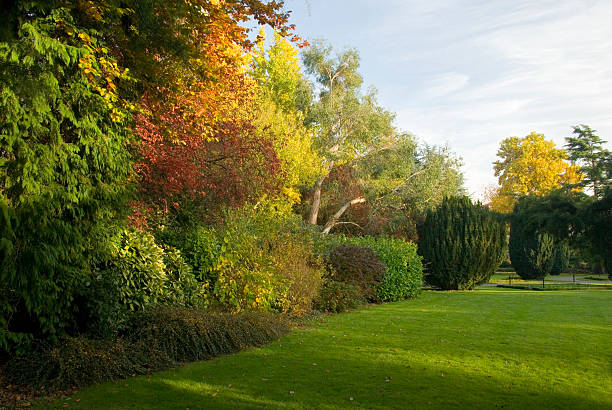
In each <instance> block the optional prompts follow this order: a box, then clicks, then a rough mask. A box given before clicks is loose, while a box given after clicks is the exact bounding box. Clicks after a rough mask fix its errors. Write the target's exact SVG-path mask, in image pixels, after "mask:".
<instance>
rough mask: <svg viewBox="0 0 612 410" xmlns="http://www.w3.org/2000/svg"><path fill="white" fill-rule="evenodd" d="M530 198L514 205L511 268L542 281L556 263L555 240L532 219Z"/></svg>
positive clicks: (511, 232)
mask: <svg viewBox="0 0 612 410" xmlns="http://www.w3.org/2000/svg"><path fill="white" fill-rule="evenodd" d="M531 199H532V198H530V197H525V198H522V199H521V200H519V202H518V203H517V204H516V206H515V207H514V212H513V213H512V217H511V223H510V242H509V244H508V250H509V253H510V261H511V262H512V267H513V268H514V270H515V271H516V273H517V274H518V275H519V276H520V277H521V278H522V279H525V280H531V279H542V280H543V279H544V278H545V277H546V275H548V274H549V273H550V271H551V269H552V266H553V261H554V252H555V241H554V238H553V236H552V235H551V234H549V233H547V232H545V231H543V230H542V229H540V227H539V226H537V224H535V223H533V222H532V221H531V220H530V219H529V216H530V215H529V214H528V211H529V205H531V202H532V201H531Z"/></svg>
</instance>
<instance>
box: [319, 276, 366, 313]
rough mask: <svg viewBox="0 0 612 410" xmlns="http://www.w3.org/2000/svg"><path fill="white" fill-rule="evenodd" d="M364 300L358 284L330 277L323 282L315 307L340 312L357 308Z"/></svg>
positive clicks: (325, 310) (322, 310)
mask: <svg viewBox="0 0 612 410" xmlns="http://www.w3.org/2000/svg"><path fill="white" fill-rule="evenodd" d="M364 302H365V300H364V299H363V296H362V294H361V290H360V289H359V288H358V287H357V286H355V285H353V284H351V283H347V282H338V281H335V280H332V279H328V280H326V281H325V282H324V283H323V286H322V287H321V292H320V293H319V295H318V297H317V298H316V299H315V302H314V307H315V309H317V310H319V311H321V312H331V313H339V312H345V311H347V310H350V309H355V308H356V307H357V306H359V305H361V304H362V303H364Z"/></svg>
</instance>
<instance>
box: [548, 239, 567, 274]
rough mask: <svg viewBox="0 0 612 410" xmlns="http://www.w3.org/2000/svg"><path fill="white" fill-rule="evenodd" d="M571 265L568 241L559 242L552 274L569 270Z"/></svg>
mask: <svg viewBox="0 0 612 410" xmlns="http://www.w3.org/2000/svg"><path fill="white" fill-rule="evenodd" d="M569 266H570V248H569V245H568V244H567V242H559V243H558V244H557V246H556V247H555V254H554V256H553V263H552V268H551V270H550V274H551V275H560V274H561V273H563V272H567V270H568V269H569Z"/></svg>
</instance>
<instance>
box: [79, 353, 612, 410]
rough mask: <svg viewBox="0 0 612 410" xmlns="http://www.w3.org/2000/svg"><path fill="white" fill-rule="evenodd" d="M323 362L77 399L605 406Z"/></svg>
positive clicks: (426, 371) (462, 378)
mask: <svg viewBox="0 0 612 410" xmlns="http://www.w3.org/2000/svg"><path fill="white" fill-rule="evenodd" d="M277 359H279V358H277ZM318 359H322V358H318ZM324 360H330V362H331V361H333V363H335V364H334V365H333V366H334V367H332V366H331V365H330V366H329V367H330V369H326V368H325V366H324V363H323V360H320V361H321V362H322V363H320V364H321V365H323V366H320V367H318V366H312V365H311V364H310V363H303V364H302V365H301V366H300V367H299V368H298V370H299V371H297V372H294V374H293V375H291V376H290V375H288V374H284V373H283V372H281V371H280V369H277V372H276V373H277V374H274V375H269V374H268V376H269V378H268V379H267V380H265V381H264V382H262V381H260V380H258V381H256V382H254V381H253V380H252V379H253V378H258V379H262V378H261V377H260V376H261V374H257V375H251V376H250V377H245V378H244V380H237V381H234V383H227V381H228V380H227V379H225V378H224V380H219V381H215V380H214V375H210V374H209V373H208V372H206V375H205V377H206V378H208V379H213V380H210V381H206V382H205V381H199V380H194V378H193V377H189V376H187V377H178V376H175V377H173V376H170V375H169V376H168V377H164V378H156V379H154V380H151V381H144V380H140V381H139V382H138V385H137V387H138V388H137V389H135V390H133V391H130V389H129V385H128V386H126V387H123V388H122V387H117V388H116V389H114V390H113V391H112V392H110V389H108V388H107V390H109V392H110V393H109V395H108V396H107V397H105V398H104V399H103V400H102V401H100V402H98V403H89V402H85V401H83V402H82V404H83V405H84V406H85V407H86V408H105V409H111V408H151V409H154V408H159V409H187V408H189V409H194V408H211V409H212V408H214V409H224V408H228V409H229V408H248V409H252V408H279V409H280V408H345V407H356V408H373V409H384V408H397V409H424V408H453V409H457V408H460V409H492V408H507V409H508V408H510V409H523V408H532V409H548V408H550V409H570V408H571V409H603V408H610V405H611V403H610V401H609V400H608V401H606V400H603V399H602V400H597V399H593V398H590V397H584V396H582V395H581V393H580V389H579V387H578V386H577V389H576V390H575V391H568V392H558V391H554V392H553V391H541V390H539V389H537V388H533V387H529V386H524V385H516V384H514V385H513V384H509V383H508V380H505V379H504V380H501V379H498V378H495V377H488V376H484V375H476V374H474V373H472V372H465V371H462V370H461V369H453V370H452V371H449V370H448V368H447V367H431V366H430V367H428V368H423V367H420V366H419V365H418V364H417V363H413V364H412V365H397V364H390V363H380V362H378V361H372V360H366V361H364V360H356V359H355V358H337V357H336V358H331V357H330V358H327V359H324ZM408 366H410V367H408ZM279 367H280V366H279ZM281 369H282V368H281ZM237 370H238V369H237ZM293 370H294V371H295V369H293ZM325 370H330V372H329V373H327V372H326V371H325ZM191 376H194V375H191ZM236 377H237V378H239V377H240V376H239V375H237V376H236ZM141 379H143V378H141ZM387 380H389V381H387ZM133 381H135V379H132V382H133ZM107 387H108V386H107ZM291 392H293V393H291ZM351 398H352V400H351ZM72 404H74V405H77V406H78V405H79V403H74V402H73V403H72ZM70 407H72V406H70Z"/></svg>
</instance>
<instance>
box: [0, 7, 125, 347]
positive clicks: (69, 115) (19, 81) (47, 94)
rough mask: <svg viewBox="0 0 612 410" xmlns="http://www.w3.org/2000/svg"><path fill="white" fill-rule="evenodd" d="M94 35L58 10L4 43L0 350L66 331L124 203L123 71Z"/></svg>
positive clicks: (0, 73)
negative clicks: (117, 85) (117, 88)
mask: <svg viewBox="0 0 612 410" xmlns="http://www.w3.org/2000/svg"><path fill="white" fill-rule="evenodd" d="M93 35H94V33H93V32H91V31H88V30H82V29H80V28H79V27H78V26H77V25H76V23H75V21H74V19H73V17H72V16H71V14H70V13H69V12H68V10H66V9H63V8H55V9H51V10H47V11H46V12H44V13H43V12H38V11H32V13H31V15H30V17H29V18H27V19H23V20H21V23H20V25H19V27H18V30H17V33H16V37H15V38H14V39H12V40H11V41H7V42H0V90H1V91H0V207H1V208H2V210H1V213H2V219H3V220H2V223H0V243H2V245H0V248H1V250H0V258H1V259H2V264H1V267H0V287H2V289H0V312H2V313H1V314H0V348H5V349H7V348H9V346H10V345H11V344H13V343H15V342H19V341H22V340H23V339H24V338H26V337H28V335H31V334H36V335H46V336H50V337H53V336H54V335H56V334H57V333H60V332H61V331H62V329H65V328H66V327H68V326H69V325H70V317H71V311H72V306H73V304H72V300H73V295H74V292H75V289H76V288H77V287H79V286H80V285H81V283H83V282H85V281H86V280H87V278H88V274H89V273H90V271H89V262H90V259H91V258H93V257H94V256H95V253H96V252H97V249H98V248H101V243H100V242H101V241H100V239H101V238H100V236H101V235H102V234H101V232H102V230H103V229H102V228H103V227H107V226H108V225H110V224H111V223H112V221H113V219H114V218H115V216H116V213H115V210H117V209H121V206H120V201H121V200H122V199H123V198H125V195H124V194H125V193H126V187H127V186H128V184H127V178H128V176H129V173H130V169H131V160H130V154H129V152H128V150H127V144H128V142H129V141H130V135H131V134H130V132H129V130H128V128H127V125H129V123H130V122H129V112H127V111H126V110H125V109H123V108H122V107H121V105H120V104H119V100H118V99H117V98H116V97H117V95H116V93H114V92H113V84H114V82H115V81H120V80H122V79H125V78H126V73H125V72H122V71H120V70H119V69H118V68H117V66H116V64H114V63H113V62H114V60H113V58H112V57H111V56H109V55H108V54H107V52H108V50H106V49H105V48H103V47H101V46H100V44H99V43H98V42H97V41H96V39H95V38H94V37H93ZM101 77H107V78H106V79H101ZM108 234H110V232H107V233H106V235H108ZM102 236H103V235H102ZM11 318H12V322H11Z"/></svg>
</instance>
